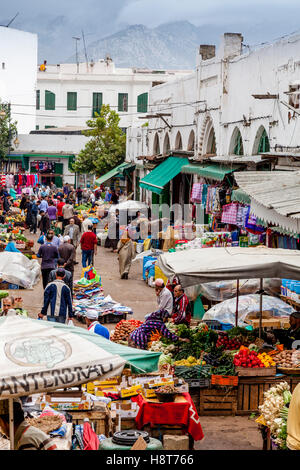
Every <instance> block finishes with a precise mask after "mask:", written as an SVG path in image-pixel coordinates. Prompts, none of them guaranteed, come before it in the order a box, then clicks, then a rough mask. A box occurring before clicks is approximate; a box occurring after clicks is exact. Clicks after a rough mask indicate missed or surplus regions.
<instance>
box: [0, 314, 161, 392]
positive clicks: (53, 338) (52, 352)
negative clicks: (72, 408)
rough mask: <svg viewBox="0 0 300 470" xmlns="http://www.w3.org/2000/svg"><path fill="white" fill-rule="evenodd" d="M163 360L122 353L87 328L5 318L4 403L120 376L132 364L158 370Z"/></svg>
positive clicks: (0, 371) (1, 330) (0, 346)
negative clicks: (125, 366)
mask: <svg viewBox="0 0 300 470" xmlns="http://www.w3.org/2000/svg"><path fill="white" fill-rule="evenodd" d="M159 356H160V354H158V353H148V354H147V352H145V351H140V350H137V349H131V348H126V347H123V348H122V347H120V346H119V345H115V344H114V343H112V342H111V341H109V340H106V339H105V338H102V337H101V336H99V335H96V334H93V333H90V332H89V331H87V330H85V329H83V328H78V327H69V326H66V325H63V324H59V323H52V322H47V321H43V320H32V319H28V318H26V319H24V318H22V317H18V316H14V317H2V318H1V319H0V399H3V398H9V397H10V398H12V397H14V396H23V395H30V394H34V393H37V392H46V391H51V390H55V389H57V388H66V387H72V386H75V385H79V384H81V383H86V382H89V381H93V380H97V379H100V378H101V379H106V378H109V377H112V376H116V375H120V374H121V372H122V370H123V367H124V365H125V363H126V362H128V361H130V362H131V363H132V364H133V365H137V366H139V365H143V366H144V368H145V369H147V370H149V371H152V370H156V369H157V362H158V359H159ZM148 357H149V361H148V360H147V359H148Z"/></svg>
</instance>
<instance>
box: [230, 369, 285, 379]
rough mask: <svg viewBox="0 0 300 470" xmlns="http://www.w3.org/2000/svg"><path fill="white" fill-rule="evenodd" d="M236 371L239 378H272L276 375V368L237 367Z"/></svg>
mask: <svg viewBox="0 0 300 470" xmlns="http://www.w3.org/2000/svg"><path fill="white" fill-rule="evenodd" d="M235 371H236V372H237V374H238V376H239V377H271V376H274V375H276V367H258V368H257V369H254V368H252V367H236V368H235Z"/></svg>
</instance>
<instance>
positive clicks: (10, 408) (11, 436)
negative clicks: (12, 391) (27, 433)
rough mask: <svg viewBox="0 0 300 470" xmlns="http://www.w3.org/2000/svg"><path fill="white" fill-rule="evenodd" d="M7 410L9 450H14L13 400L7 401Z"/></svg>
mask: <svg viewBox="0 0 300 470" xmlns="http://www.w3.org/2000/svg"><path fill="white" fill-rule="evenodd" d="M8 410H9V439H10V450H14V447H15V429H14V400H13V398H9V399H8Z"/></svg>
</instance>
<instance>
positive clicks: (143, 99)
mask: <svg viewBox="0 0 300 470" xmlns="http://www.w3.org/2000/svg"><path fill="white" fill-rule="evenodd" d="M137 112H138V113H147V112H148V93H143V94H142V95H139V96H138V98H137Z"/></svg>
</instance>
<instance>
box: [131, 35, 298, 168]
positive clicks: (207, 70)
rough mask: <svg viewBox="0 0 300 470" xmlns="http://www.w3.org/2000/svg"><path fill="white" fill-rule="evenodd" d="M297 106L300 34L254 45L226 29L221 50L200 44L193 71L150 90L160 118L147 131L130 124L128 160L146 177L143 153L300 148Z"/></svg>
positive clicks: (204, 154)
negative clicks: (226, 32) (259, 45)
mask: <svg viewBox="0 0 300 470" xmlns="http://www.w3.org/2000/svg"><path fill="white" fill-rule="evenodd" d="M253 95H254V96H253ZM299 108H300V35H295V36H290V37H287V38H285V39H281V40H279V41H278V42H275V43H273V44H270V45H265V46H261V47H259V48H257V49H255V50H251V49H245V48H244V46H243V37H242V35H241V34H230V33H228V34H225V35H224V36H223V37H222V41H221V45H220V47H219V48H218V50H217V52H216V50H215V46H207V45H205V46H200V49H199V56H198V59H197V67H196V71H195V72H194V73H192V74H190V75H189V76H185V77H182V78H179V79H177V80H176V81H173V82H171V83H167V84H164V85H160V86H158V87H155V88H153V89H152V90H151V91H150V93H149V114H151V115H157V114H160V116H159V117H157V118H151V119H149V121H148V122H149V124H148V128H144V129H147V131H146V134H145V131H144V130H142V129H128V132H127V156H126V160H127V161H134V162H135V163H136V164H137V165H138V166H137V168H138V171H141V175H144V170H139V167H140V166H141V156H153V155H167V154H170V152H171V153H172V152H173V154H174V152H175V153H176V151H177V152H178V151H181V153H186V152H187V154H186V156H188V157H189V158H191V152H193V155H192V158H193V159H194V160H196V161H199V162H201V161H202V160H206V159H207V158H208V157H210V156H213V155H216V156H220V157H224V161H226V158H227V157H229V156H233V155H236V156H241V158H242V157H243V156H244V157H245V158H246V157H247V156H248V157H250V156H254V155H259V154H261V153H265V152H270V153H272V152H297V151H298V153H300V152H299V149H300V122H299V121H300V109H299ZM141 133H142V134H141ZM140 134H141V135H142V136H143V138H142V139H141V136H140ZM139 136H140V137H139ZM137 138H139V139H140V142H143V146H142V147H141V144H140V145H138V144H137V143H136V142H137Z"/></svg>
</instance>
